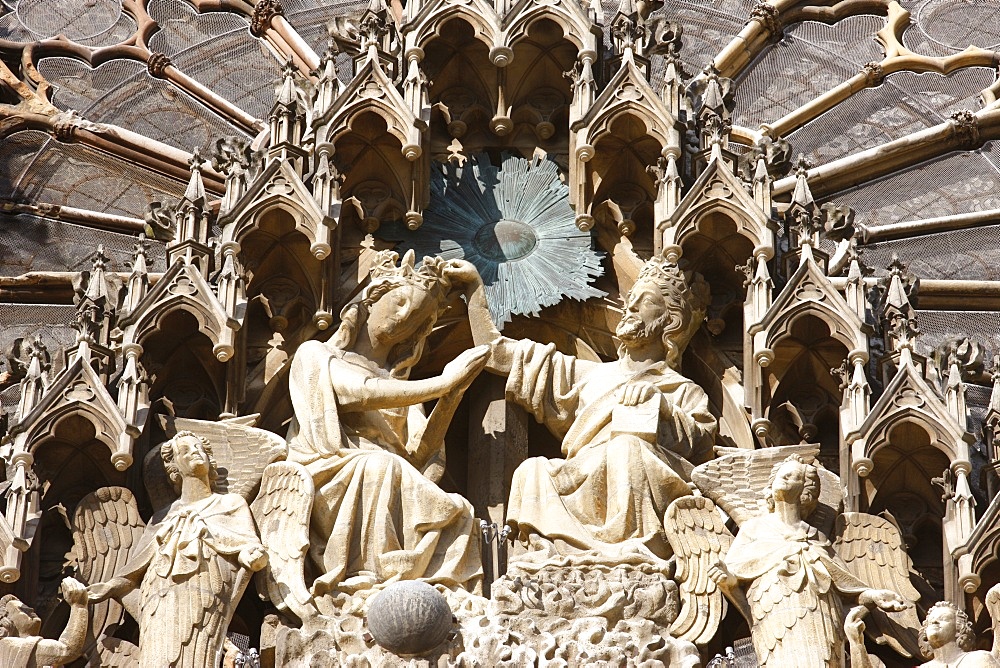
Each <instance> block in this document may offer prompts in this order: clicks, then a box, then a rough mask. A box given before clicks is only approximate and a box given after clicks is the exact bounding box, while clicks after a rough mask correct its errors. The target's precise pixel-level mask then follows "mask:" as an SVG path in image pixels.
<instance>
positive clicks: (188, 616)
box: [87, 426, 267, 668]
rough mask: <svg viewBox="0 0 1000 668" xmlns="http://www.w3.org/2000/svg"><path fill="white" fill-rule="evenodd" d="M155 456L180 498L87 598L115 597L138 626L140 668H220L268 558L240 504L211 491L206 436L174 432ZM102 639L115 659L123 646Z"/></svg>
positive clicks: (96, 600) (242, 502)
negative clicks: (228, 638)
mask: <svg viewBox="0 0 1000 668" xmlns="http://www.w3.org/2000/svg"><path fill="white" fill-rule="evenodd" d="M236 428H238V426H237V427H236ZM160 455H161V457H162V459H163V463H164V464H165V471H166V474H167V476H168V477H169V479H170V480H171V482H172V483H173V484H174V486H175V489H176V491H177V493H178V494H179V497H178V498H177V499H176V500H175V501H174V502H173V503H171V504H170V505H168V506H167V507H165V508H163V509H162V510H160V511H158V512H157V513H155V514H154V515H153V517H152V518H151V520H150V523H149V525H147V526H146V527H145V529H144V531H143V532H142V535H141V536H140V538H139V540H138V543H137V544H136V545H135V547H134V549H133V550H132V552H131V554H130V555H129V557H128V559H127V561H125V563H124V564H123V565H121V566H120V567H118V568H117V569H116V571H115V575H114V577H112V578H111V579H110V580H107V581H106V582H99V583H93V584H91V585H90V586H89V587H88V588H87V590H88V593H89V597H90V601H91V602H92V603H100V602H103V601H105V600H107V599H108V598H115V599H117V600H120V601H121V602H122V604H123V605H124V606H125V607H126V609H127V610H128V612H129V613H130V614H131V615H132V616H133V617H134V618H135V619H136V620H137V621H138V622H139V646H138V657H137V661H138V665H139V666H140V667H142V668H145V667H149V668H152V667H153V666H165V665H170V666H182V667H190V668H203V667H204V666H213V665H218V663H219V660H220V657H221V653H222V648H223V642H224V640H225V634H226V629H227V627H228V626H229V621H230V620H231V619H232V616H233V613H234V612H235V610H236V605H237V604H238V603H239V600H240V598H241V597H242V595H243V591H244V590H245V589H246V586H247V584H248V582H249V579H250V575H251V574H252V573H253V572H256V571H259V570H261V569H262V568H263V567H264V565H265V564H266V562H267V554H266V553H265V551H264V547H263V545H262V544H261V542H260V540H259V538H258V537H257V531H256V527H255V525H254V521H253V517H252V516H251V514H250V508H249V506H248V505H247V501H246V499H245V498H244V497H243V496H240V495H239V494H221V493H219V492H217V491H215V490H214V489H213V480H214V479H215V478H217V475H218V468H217V465H216V464H215V461H214V459H213V458H212V450H211V447H210V445H209V443H208V441H207V439H204V438H202V437H199V436H198V435H197V434H196V433H194V432H192V431H183V430H182V431H178V432H177V433H176V435H174V437H173V438H172V439H170V440H169V441H167V442H166V443H164V444H163V445H162V446H161V448H160ZM106 507H107V506H106ZM106 641H107V642H104V643H102V647H103V649H104V651H106V652H107V653H108V654H109V655H111V654H114V655H116V656H117V657H118V658H120V655H121V654H122V653H123V652H122V650H123V648H122V643H121V642H115V639H111V638H108V639H106ZM125 653H128V652H125ZM131 654H132V656H133V657H134V655H135V653H134V651H133V652H131ZM102 659H103V654H102ZM116 660H117V659H116ZM133 660H134V659H132V660H129V661H123V662H122V664H121V665H130V664H131V665H135V664H134V663H132V661H133ZM102 663H105V662H104V661H103V660H102ZM111 663H112V662H111V660H110V656H109V660H108V662H107V663H105V665H108V664H111Z"/></svg>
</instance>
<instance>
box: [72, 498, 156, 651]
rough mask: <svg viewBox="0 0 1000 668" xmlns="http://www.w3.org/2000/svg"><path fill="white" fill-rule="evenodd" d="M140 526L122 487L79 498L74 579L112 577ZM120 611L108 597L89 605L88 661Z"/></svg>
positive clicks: (132, 500) (136, 510)
mask: <svg viewBox="0 0 1000 668" xmlns="http://www.w3.org/2000/svg"><path fill="white" fill-rule="evenodd" d="M144 527H145V523H144V522H143V521H142V518H141V517H140V516H139V507H138V505H137V504H136V501H135V497H134V496H132V492H130V491H129V490H127V489H125V488H124V487H102V488H101V489H99V490H97V491H96V492H93V493H91V494H88V495H87V496H85V497H83V499H82V500H81V501H80V503H79V504H77V506H76V511H75V512H74V513H73V558H74V561H75V562H76V569H77V578H78V579H79V580H80V581H81V582H83V583H84V584H87V585H91V584H95V583H98V582H107V581H108V580H110V579H111V578H112V577H114V575H115V571H116V570H117V569H118V568H120V567H121V566H122V565H124V564H125V562H126V561H127V560H128V558H129V555H130V554H131V553H132V550H133V548H134V547H135V546H136V545H137V544H138V542H139V538H140V537H141V536H142V530H143V528H144ZM122 613H123V610H122V606H121V604H120V603H118V602H117V601H115V600H112V599H109V600H107V601H103V602H101V603H95V604H93V605H91V606H90V626H89V628H88V631H87V645H86V649H85V650H84V652H85V655H86V656H88V657H89V658H90V659H91V661H94V660H95V659H97V657H98V649H99V643H100V642H101V641H102V640H103V639H104V637H105V635H106V634H107V633H110V632H111V630H112V629H111V627H113V626H115V625H117V624H119V623H121V621H122ZM100 665H104V663H103V661H102V662H101V664H100Z"/></svg>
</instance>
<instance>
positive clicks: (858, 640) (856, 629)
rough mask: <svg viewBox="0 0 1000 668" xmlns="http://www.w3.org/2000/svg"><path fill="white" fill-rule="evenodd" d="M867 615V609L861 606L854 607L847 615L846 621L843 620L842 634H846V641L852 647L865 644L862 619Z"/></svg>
mask: <svg viewBox="0 0 1000 668" xmlns="http://www.w3.org/2000/svg"><path fill="white" fill-rule="evenodd" d="M867 614H868V608H866V607H865V606H863V605H857V606H854V607H853V608H851V611H850V612H849V613H847V619H846V620H844V632H845V633H846V634H847V641H848V642H849V643H851V644H852V645H855V644H858V645H860V644H864V642H865V622H864V619H865V615H867Z"/></svg>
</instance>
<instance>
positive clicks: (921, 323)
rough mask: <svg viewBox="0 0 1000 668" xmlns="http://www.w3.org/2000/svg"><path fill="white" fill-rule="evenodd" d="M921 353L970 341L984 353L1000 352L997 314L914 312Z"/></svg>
mask: <svg viewBox="0 0 1000 668" xmlns="http://www.w3.org/2000/svg"><path fill="white" fill-rule="evenodd" d="M917 327H919V328H920V336H919V337H918V338H917V343H918V345H919V347H920V349H921V352H923V353H927V352H928V351H932V350H935V349H936V348H938V347H940V346H941V345H942V344H944V343H947V342H948V341H950V340H952V339H956V338H959V339H961V338H965V337H970V338H974V339H976V340H978V341H979V342H980V343H982V344H983V345H984V346H985V347H986V349H987V350H1000V313H997V312H995V311H921V310H918V311H917Z"/></svg>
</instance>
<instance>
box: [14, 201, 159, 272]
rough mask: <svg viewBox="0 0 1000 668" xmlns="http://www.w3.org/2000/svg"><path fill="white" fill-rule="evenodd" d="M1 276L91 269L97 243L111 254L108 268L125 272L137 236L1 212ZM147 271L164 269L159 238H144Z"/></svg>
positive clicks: (127, 268) (130, 259) (39, 217)
mask: <svg viewBox="0 0 1000 668" xmlns="http://www.w3.org/2000/svg"><path fill="white" fill-rule="evenodd" d="M0 235H2V236H3V239H4V243H3V244H0V276H17V275H20V274H24V273H26V272H29V271H82V270H84V269H90V268H91V266H92V258H93V256H94V253H95V252H97V247H98V245H103V246H104V252H105V254H107V256H108V257H109V258H110V260H111V261H110V263H109V264H108V269H109V270H111V271H123V272H127V271H129V269H130V268H131V262H132V253H133V250H134V249H135V243H136V237H134V236H132V235H128V234H119V233H117V232H111V231H106V230H95V229H93V228H90V227H82V226H80V225H74V224H72V223H67V222H64V221H59V220H53V219H50V218H43V217H41V216H33V215H29V214H19V215H16V216H0ZM147 251H148V257H147V266H148V268H149V271H152V272H157V271H163V269H164V267H165V264H166V251H165V250H164V246H163V244H162V243H160V242H158V241H148V242H147Z"/></svg>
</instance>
